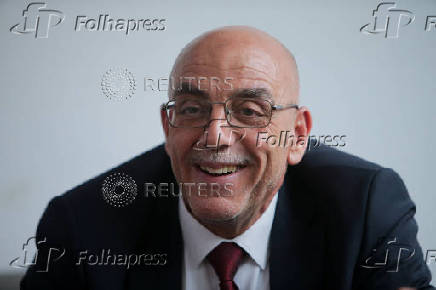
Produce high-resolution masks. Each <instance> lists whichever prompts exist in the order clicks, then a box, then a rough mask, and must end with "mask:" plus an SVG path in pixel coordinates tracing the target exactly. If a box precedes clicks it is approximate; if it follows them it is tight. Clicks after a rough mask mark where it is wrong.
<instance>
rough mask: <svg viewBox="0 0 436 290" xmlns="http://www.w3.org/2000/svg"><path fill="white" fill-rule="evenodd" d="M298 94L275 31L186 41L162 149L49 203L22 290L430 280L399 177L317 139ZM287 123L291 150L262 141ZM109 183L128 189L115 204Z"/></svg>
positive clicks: (165, 113) (380, 284) (225, 32)
mask: <svg viewBox="0 0 436 290" xmlns="http://www.w3.org/2000/svg"><path fill="white" fill-rule="evenodd" d="M298 96H299V80H298V73H297V67H296V63H295V60H294V58H293V56H292V54H291V53H290V52H289V51H288V50H287V49H286V48H285V47H284V46H283V45H281V44H280V43H279V42H278V41H277V40H275V39H274V38H272V37H271V36H269V35H267V34H266V33H264V32H261V31H259V30H256V29H253V28H249V27H225V28H221V29H217V30H214V31H211V32H208V33H205V34H204V35H202V36H200V37H198V38H197V39H195V40H194V41H192V42H191V43H190V44H189V45H187V46H186V47H185V48H184V49H183V50H182V52H181V53H180V55H179V56H178V58H177V60H176V62H175V64H174V67H173V70H172V72H171V85H170V90H169V101H168V102H167V103H165V104H164V105H163V106H162V108H161V118H162V125H163V129H164V132H165V138H166V141H165V145H164V146H159V147H157V148H155V149H154V150H152V151H150V152H147V153H144V154H143V155H140V156H138V157H136V158H134V159H133V160H131V161H129V162H127V163H125V164H123V165H121V166H119V167H117V168H115V169H113V170H111V171H110V172H108V173H106V174H103V175H101V176H99V177H97V178H95V179H92V180H90V181H88V182H86V183H85V184H83V185H81V186H79V187H77V188H75V189H73V190H71V191H69V192H67V193H66V194H64V195H62V196H59V197H55V198H54V199H53V200H52V201H51V202H50V204H49V205H48V207H47V209H46V211H45V213H44V215H43V217H42V219H41V221H40V223H39V226H38V230H37V240H44V243H40V244H38V247H39V252H38V259H37V261H36V265H34V266H32V267H31V268H30V269H29V270H28V272H27V274H26V276H25V277H24V279H23V280H22V283H21V287H22V289H105V290H107V289H189V290H191V289H202V290H204V289H399V288H400V287H401V288H402V289H415V288H417V289H434V288H433V287H432V286H430V285H429V282H430V280H431V275H430V272H429V270H428V268H427V266H426V265H425V263H424V259H423V256H422V250H421V248H420V246H419V244H418V242H417V240H416V233H417V225H416V222H415V220H414V218H413V216H414V213H415V205H414V203H413V202H412V201H411V200H410V197H409V195H408V193H407V190H406V188H405V186H404V184H403V182H402V181H401V179H400V178H399V176H398V175H397V174H396V173H394V172H393V171H392V170H390V169H385V168H382V167H380V166H379V165H376V164H374V163H370V162H367V161H364V160H362V159H360V158H358V157H355V156H352V155H349V154H346V153H343V152H340V151H337V150H334V149H331V148H328V147H327V146H319V147H317V148H307V146H308V143H309V140H308V139H307V136H309V134H310V130H311V127H312V120H311V115H310V112H309V110H308V109H307V108H306V107H301V106H299V105H298V104H299V99H298ZM281 132H289V136H292V137H293V138H291V142H289V143H287V144H286V146H274V144H275V145H277V144H276V143H274V142H268V141H267V140H271V139H268V138H269V137H271V136H281V135H282V134H281ZM266 136H267V137H268V138H267V137H266ZM286 140H289V138H287V139H286ZM117 174H118V175H117ZM108 177H111V178H112V179H108ZM129 178H130V179H129ZM134 180H136V181H141V182H140V183H139V185H138V188H136V183H134ZM108 183H110V184H112V187H111V186H109V187H108ZM102 184H103V194H105V193H107V191H108V190H109V189H113V190H115V188H116V185H119V186H121V187H122V189H121V193H120V192H118V193H116V194H114V195H112V196H110V197H109V201H111V202H112V205H117V206H116V207H114V206H111V204H108V203H105V201H104V199H103V198H102V197H101V190H102V189H101V187H102ZM171 185H176V190H175V191H172V193H178V192H179V191H180V192H181V196H180V195H178V194H171V193H170V194H168V192H171V191H170V190H168V189H169V186H171ZM108 188H109V189H108ZM156 188H158V189H157V190H156ZM136 192H139V193H141V192H144V194H138V195H137V196H136V199H135V200H132V198H128V196H130V197H132V196H133V199H134V198H135V194H136ZM162 192H164V194H162ZM156 193H157V194H156ZM129 194H130V195H129ZM105 197H107V195H105ZM126 200H128V201H131V204H128V205H125V204H124V202H126ZM53 249H55V250H56V251H57V252H58V253H59V252H60V253H62V254H58V255H57V256H56V257H55V258H53V257H51V256H50V254H51V253H53V251H50V250H53ZM109 251H110V254H108V252H109ZM127 254H128V256H127ZM141 255H142V256H141ZM100 256H101V258H100ZM138 257H139V261H142V262H144V261H146V262H148V263H145V262H144V263H139V262H138ZM146 257H148V258H146ZM141 258H144V259H143V260H141ZM127 259H128V260H127ZM46 261H48V263H46ZM108 261H110V262H108ZM133 261H134V263H133ZM130 262H132V263H130ZM47 265H48V266H49V267H48V266H47ZM43 266H44V267H43ZM40 268H43V269H44V270H45V271H39V270H38V269H40ZM403 287H414V288H403Z"/></svg>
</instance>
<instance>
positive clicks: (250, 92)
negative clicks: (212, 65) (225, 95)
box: [231, 88, 272, 100]
mask: <svg viewBox="0 0 436 290" xmlns="http://www.w3.org/2000/svg"><path fill="white" fill-rule="evenodd" d="M231 97H236V98H242V97H243V98H264V99H265V98H266V99H269V100H272V94H271V92H270V91H269V90H268V89H266V88H250V89H237V90H236V91H235V92H234V93H233V94H232V95H231Z"/></svg>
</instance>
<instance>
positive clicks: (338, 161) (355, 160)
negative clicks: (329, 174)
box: [300, 145, 383, 171]
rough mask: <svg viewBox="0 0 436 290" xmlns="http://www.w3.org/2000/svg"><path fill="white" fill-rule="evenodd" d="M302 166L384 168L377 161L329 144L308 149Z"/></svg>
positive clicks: (372, 169) (371, 169) (376, 169)
mask: <svg viewBox="0 0 436 290" xmlns="http://www.w3.org/2000/svg"><path fill="white" fill-rule="evenodd" d="M300 166H302V167H309V168H315V167H332V168H334V167H348V168H349V169H351V168H355V169H366V170H370V171H378V170H380V169H382V168H383V167H382V166H380V165H379V164H377V163H374V162H371V161H368V160H365V159H363V158H361V157H358V156H356V155H353V154H350V153H347V152H344V151H341V150H338V149H335V148H333V147H329V146H327V145H321V146H318V147H312V148H309V149H308V150H307V151H306V154H305V155H304V157H303V159H302V161H301V163H300Z"/></svg>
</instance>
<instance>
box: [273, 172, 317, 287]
mask: <svg viewBox="0 0 436 290" xmlns="http://www.w3.org/2000/svg"><path fill="white" fill-rule="evenodd" d="M289 169H290V170H288V174H287V175H286V177H285V182H284V184H283V186H282V187H281V189H280V190H279V198H278V203H277V208H276V213H275V216H274V221H273V226H272V230H271V238H270V286H271V290H277V289H323V285H322V276H323V267H324V265H323V257H324V254H325V253H324V249H325V245H324V244H325V243H324V241H325V235H324V227H323V224H322V221H320V220H319V219H318V218H317V213H316V211H317V203H318V202H319V201H317V199H316V198H315V197H314V195H313V194H312V193H311V192H309V191H307V190H305V191H303V186H299V185H298V184H297V182H296V177H293V176H292V175H293V171H294V169H291V168H289ZM292 182H293V184H292Z"/></svg>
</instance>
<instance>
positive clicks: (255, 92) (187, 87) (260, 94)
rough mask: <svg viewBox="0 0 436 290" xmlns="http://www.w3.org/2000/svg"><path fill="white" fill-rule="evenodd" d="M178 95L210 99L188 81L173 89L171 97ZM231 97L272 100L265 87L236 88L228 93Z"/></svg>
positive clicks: (206, 93)
mask: <svg viewBox="0 0 436 290" xmlns="http://www.w3.org/2000/svg"><path fill="white" fill-rule="evenodd" d="M180 95H191V96H196V97H202V98H208V99H210V95H209V93H208V92H207V91H205V90H200V89H198V88H197V87H196V86H195V85H193V84H192V83H190V82H182V83H181V85H180V88H178V89H176V90H174V94H173V96H172V99H173V100H174V99H175V97H177V96H180ZM230 97H231V98H253V99H255V98H263V99H268V100H270V101H272V94H271V92H270V90H268V89H267V88H244V89H236V90H235V92H233V93H232V94H231V95H230Z"/></svg>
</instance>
